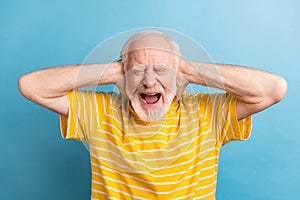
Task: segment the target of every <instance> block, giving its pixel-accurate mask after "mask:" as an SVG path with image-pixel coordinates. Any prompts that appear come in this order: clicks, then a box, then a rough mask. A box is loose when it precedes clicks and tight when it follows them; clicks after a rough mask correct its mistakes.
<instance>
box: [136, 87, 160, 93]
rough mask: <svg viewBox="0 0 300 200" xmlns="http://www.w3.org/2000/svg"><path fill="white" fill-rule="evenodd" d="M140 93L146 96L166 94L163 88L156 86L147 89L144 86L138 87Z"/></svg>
mask: <svg viewBox="0 0 300 200" xmlns="http://www.w3.org/2000/svg"><path fill="white" fill-rule="evenodd" d="M136 91H137V92H138V93H145V94H147V93H148V94H149V93H160V94H164V91H163V89H162V88H161V87H159V86H154V87H151V88H146V87H145V86H144V85H140V86H138V88H137V90H136Z"/></svg>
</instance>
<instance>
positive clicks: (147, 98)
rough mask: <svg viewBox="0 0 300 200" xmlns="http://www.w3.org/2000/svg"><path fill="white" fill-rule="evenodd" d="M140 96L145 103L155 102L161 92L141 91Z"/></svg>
mask: <svg viewBox="0 0 300 200" xmlns="http://www.w3.org/2000/svg"><path fill="white" fill-rule="evenodd" d="M141 97H142V99H143V100H144V102H145V103H147V104H156V103H157V102H158V101H159V99H160V97H161V94H160V93H151V94H145V93H141Z"/></svg>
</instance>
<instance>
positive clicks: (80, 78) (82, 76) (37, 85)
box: [18, 62, 123, 115]
mask: <svg viewBox="0 0 300 200" xmlns="http://www.w3.org/2000/svg"><path fill="white" fill-rule="evenodd" d="M122 76H123V67H122V64H121V62H115V63H107V64H90V65H68V66H60V67H55V68H49V69H44V70H40V71H35V72H32V73H29V74H26V75H23V76H22V77H20V79H19V82H18V84H19V90H20V92H21V93H22V95H23V96H25V97H26V98H28V99H29V100H31V101H33V102H35V103H38V104H40V105H42V106H44V107H46V108H48V109H50V110H53V111H55V112H57V113H59V114H62V115H68V109H69V103H68V98H67V94H68V91H70V90H72V89H76V88H80V87H92V86H96V85H103V84H115V83H117V81H118V80H119V79H121V77H122Z"/></svg>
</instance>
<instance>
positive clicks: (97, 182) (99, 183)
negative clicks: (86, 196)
mask: <svg viewBox="0 0 300 200" xmlns="http://www.w3.org/2000/svg"><path fill="white" fill-rule="evenodd" d="M92 183H95V184H98V185H103V186H104V187H105V188H107V189H110V190H113V191H115V192H118V193H121V194H124V195H126V196H130V197H134V198H138V199H145V198H144V197H140V196H136V195H132V194H129V193H127V192H123V191H121V190H118V189H115V188H113V187H110V186H107V185H105V184H103V183H101V182H99V181H95V180H92ZM93 191H94V192H100V191H99V190H95V189H94V190H93Z"/></svg>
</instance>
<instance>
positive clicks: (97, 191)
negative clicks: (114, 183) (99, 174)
mask: <svg viewBox="0 0 300 200" xmlns="http://www.w3.org/2000/svg"><path fill="white" fill-rule="evenodd" d="M92 192H95V193H99V194H103V195H105V196H106V197H107V198H109V199H115V200H118V199H117V198H114V197H111V196H109V195H108V194H106V193H105V192H102V191H99V190H95V189H92ZM91 200H99V199H95V198H93V197H91Z"/></svg>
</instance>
